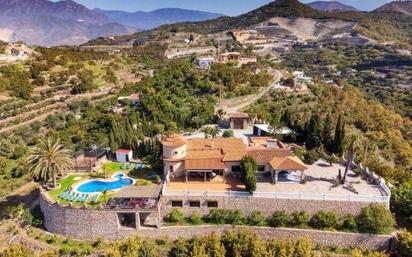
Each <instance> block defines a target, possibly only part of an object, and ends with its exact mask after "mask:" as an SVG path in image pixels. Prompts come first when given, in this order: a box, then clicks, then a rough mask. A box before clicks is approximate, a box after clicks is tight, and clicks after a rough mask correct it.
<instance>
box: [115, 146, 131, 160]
mask: <svg viewBox="0 0 412 257" xmlns="http://www.w3.org/2000/svg"><path fill="white" fill-rule="evenodd" d="M116 160H117V161H118V162H121V163H124V162H130V161H131V160H133V151H132V150H127V149H118V150H117V151H116Z"/></svg>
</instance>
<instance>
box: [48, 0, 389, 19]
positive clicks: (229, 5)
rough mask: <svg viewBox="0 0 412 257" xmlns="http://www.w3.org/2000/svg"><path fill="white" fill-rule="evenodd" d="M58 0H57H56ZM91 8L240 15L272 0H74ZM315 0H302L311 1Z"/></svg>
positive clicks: (355, 0)
mask: <svg viewBox="0 0 412 257" xmlns="http://www.w3.org/2000/svg"><path fill="white" fill-rule="evenodd" d="M54 1H57V0H54ZM74 1H76V2H78V3H81V4H83V5H85V6H87V7H89V8H101V9H106V10H123V11H128V12H135V11H152V10H155V9H159V8H166V7H177V8H184V9H192V10H201V11H209V12H216V13H222V14H226V15H231V16H234V15H239V14H242V13H245V12H248V11H250V10H253V9H255V8H257V7H260V6H262V5H264V4H267V3H269V2H271V1H272V0H74ZM313 1H315V0H301V2H304V3H309V2H313ZM390 1H391V0H340V2H342V3H345V4H349V5H352V6H354V7H356V8H358V9H359V10H365V11H368V10H373V9H375V8H376V7H378V6H381V5H382V4H384V3H387V2H390Z"/></svg>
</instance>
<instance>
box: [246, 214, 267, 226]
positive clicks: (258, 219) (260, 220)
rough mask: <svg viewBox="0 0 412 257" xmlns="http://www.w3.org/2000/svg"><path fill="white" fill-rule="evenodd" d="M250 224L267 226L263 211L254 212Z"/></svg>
mask: <svg viewBox="0 0 412 257" xmlns="http://www.w3.org/2000/svg"><path fill="white" fill-rule="evenodd" d="M248 223H249V225H251V226H266V219H265V215H263V213H262V212H261V211H254V212H252V214H251V215H250V216H249V219H248Z"/></svg>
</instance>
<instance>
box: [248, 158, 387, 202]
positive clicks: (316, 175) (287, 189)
mask: <svg viewBox="0 0 412 257" xmlns="http://www.w3.org/2000/svg"><path fill="white" fill-rule="evenodd" d="M339 169H341V171H342V176H343V173H344V172H345V167H344V166H342V165H340V164H334V165H332V166H330V165H329V163H327V162H325V161H323V160H319V161H317V162H316V163H315V164H313V165H310V166H308V169H307V170H306V171H305V175H306V180H307V182H306V183H305V184H300V183H278V184H271V183H269V182H259V183H258V185H257V190H256V192H283V193H307V194H326V195H327V194H333V195H359V196H382V195H384V194H382V192H381V191H380V188H379V187H377V186H376V185H371V184H368V183H367V182H366V181H365V180H363V179H361V177H356V176H355V173H353V172H352V171H349V172H348V176H347V181H348V182H352V183H353V187H354V188H355V189H356V191H358V192H359V194H356V193H353V192H351V191H349V190H347V189H344V188H343V186H338V187H335V188H332V184H331V183H330V182H328V181H323V180H321V178H326V179H334V178H336V177H337V176H338V174H339V171H338V170H339Z"/></svg>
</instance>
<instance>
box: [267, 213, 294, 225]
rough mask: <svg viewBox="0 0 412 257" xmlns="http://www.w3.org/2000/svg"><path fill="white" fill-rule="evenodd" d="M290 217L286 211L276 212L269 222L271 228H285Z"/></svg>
mask: <svg viewBox="0 0 412 257" xmlns="http://www.w3.org/2000/svg"><path fill="white" fill-rule="evenodd" d="M288 221H289V216H288V214H287V213H286V212H285V211H276V212H275V213H273V215H272V217H271V218H270V220H269V225H270V226H271V227H274V228H277V227H284V226H286V225H287V224H288Z"/></svg>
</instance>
